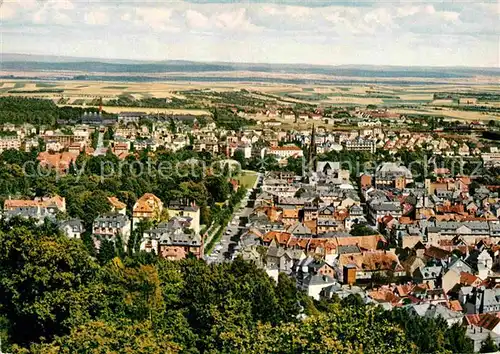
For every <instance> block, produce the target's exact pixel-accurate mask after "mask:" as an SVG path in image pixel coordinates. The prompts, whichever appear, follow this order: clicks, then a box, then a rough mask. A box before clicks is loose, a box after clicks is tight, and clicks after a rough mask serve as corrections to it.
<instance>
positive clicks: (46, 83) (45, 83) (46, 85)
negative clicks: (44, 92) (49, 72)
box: [35, 82, 57, 87]
mask: <svg viewBox="0 0 500 354" xmlns="http://www.w3.org/2000/svg"><path fill="white" fill-rule="evenodd" d="M35 85H36V87H56V86H57V85H56V84H50V83H48V82H37V83H36V84H35Z"/></svg>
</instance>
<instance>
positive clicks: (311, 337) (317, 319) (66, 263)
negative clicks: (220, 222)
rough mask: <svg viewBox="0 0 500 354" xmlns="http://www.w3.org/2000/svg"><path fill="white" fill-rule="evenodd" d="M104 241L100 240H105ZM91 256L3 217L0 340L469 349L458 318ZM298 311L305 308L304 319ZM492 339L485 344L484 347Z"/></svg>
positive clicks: (20, 346) (73, 243) (71, 344)
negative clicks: (449, 321) (315, 298)
mask: <svg viewBox="0 0 500 354" xmlns="http://www.w3.org/2000/svg"><path fill="white" fill-rule="evenodd" d="M105 247H107V246H105ZM114 252H116V249H115V248H114V247H109V256H108V258H109V259H107V262H103V264H102V265H99V264H97V263H96V262H95V261H94V260H93V259H92V257H91V256H90V255H89V254H88V253H87V251H86V250H85V247H84V246H83V244H82V243H81V241H79V240H69V239H66V238H65V237H62V236H61V235H59V234H58V232H57V229H56V228H55V227H54V225H51V224H50V223H47V224H45V225H43V226H41V227H36V226H34V225H33V224H32V223H30V222H29V221H25V220H19V219H17V220H13V221H12V222H11V223H9V224H2V225H0V337H1V338H2V340H3V341H2V342H3V345H4V346H3V348H2V349H3V350H4V351H5V350H7V351H12V352H19V353H30V352H31V353H42V352H43V353H68V354H69V353H87V352H89V353H90V352H92V353H111V352H123V353H135V352H137V353H154V354H160V353H177V352H183V353H242V352H248V353H256V354H257V353H306V352H309V353H325V354H326V353H353V352H363V353H428V352H432V353H437V352H439V353H450V354H451V353H469V352H471V350H472V347H471V343H470V341H468V340H467V339H466V337H465V336H464V334H465V329H464V328H463V327H460V326H458V325H455V326H452V327H448V326H447V325H446V323H445V321H443V320H430V319H424V318H420V317H414V316H410V315H409V314H408V313H407V312H405V311H404V310H401V309H399V310H394V311H392V312H386V311H384V310H382V309H381V308H377V307H374V306H373V305H365V304H364V303H363V301H362V300H361V298H360V297H359V296H349V297H348V298H346V299H344V300H342V301H341V302H339V301H336V300H322V301H321V302H318V303H316V304H314V303H313V302H312V301H311V299H310V298H309V297H307V296H306V295H305V294H303V293H302V292H300V291H298V290H297V288H296V286H295V281H294V280H292V279H290V278H289V277H288V276H286V275H284V274H281V275H280V276H279V281H278V283H275V282H274V281H273V280H272V279H270V278H269V277H268V276H267V275H266V273H265V272H264V271H263V270H261V269H258V268H257V267H256V266H255V265H253V264H251V263H247V262H244V261H243V260H241V259H236V260H235V261H234V262H232V263H226V264H221V265H213V266H209V265H207V264H206V263H204V262H203V261H200V260H196V259H187V260H184V261H180V262H169V261H165V260H162V259H158V258H156V257H154V256H151V255H146V254H143V253H139V254H136V255H134V257H133V258H127V257H126V256H125V255H124V254H123V253H122V254H121V255H120V256H121V257H125V258H121V259H120V258H117V257H114V254H115V253H114ZM301 315H306V318H305V319H301ZM490 344H491V343H487V342H486V343H485V345H484V347H485V348H486V346H487V345H490Z"/></svg>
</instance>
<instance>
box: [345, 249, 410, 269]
mask: <svg viewBox="0 0 500 354" xmlns="http://www.w3.org/2000/svg"><path fill="white" fill-rule="evenodd" d="M348 264H353V265H355V266H356V268H357V269H358V270H361V271H376V270H394V271H402V270H403V267H402V266H401V264H400V263H399V259H398V256H397V255H395V254H394V253H391V252H385V251H371V252H364V253H361V254H341V255H340V256H339V265H340V266H341V267H343V266H344V265H348Z"/></svg>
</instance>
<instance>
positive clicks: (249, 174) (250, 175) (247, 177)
mask: <svg viewBox="0 0 500 354" xmlns="http://www.w3.org/2000/svg"><path fill="white" fill-rule="evenodd" d="M238 180H239V182H240V184H241V185H242V186H243V187H245V188H251V187H253V185H254V184H255V181H256V180H257V173H255V172H253V171H243V172H242V173H241V176H240V178H238Z"/></svg>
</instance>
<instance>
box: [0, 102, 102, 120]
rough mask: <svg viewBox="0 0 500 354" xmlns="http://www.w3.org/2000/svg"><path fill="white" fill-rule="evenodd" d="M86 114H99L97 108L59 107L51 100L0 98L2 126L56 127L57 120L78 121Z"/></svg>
mask: <svg viewBox="0 0 500 354" xmlns="http://www.w3.org/2000/svg"><path fill="white" fill-rule="evenodd" d="M84 112H97V109H96V108H85V109H83V108H75V107H61V108H60V107H58V106H57V105H56V104H55V103H54V102H53V101H51V100H40V99H36V98H25V97H12V96H6V97H0V124H4V123H14V124H24V123H30V124H34V125H50V126H52V125H54V124H55V123H56V121H57V119H63V120H69V119H72V120H77V119H79V118H80V117H81V115H82V114H83V113H84Z"/></svg>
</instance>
